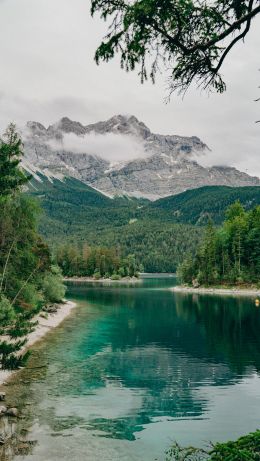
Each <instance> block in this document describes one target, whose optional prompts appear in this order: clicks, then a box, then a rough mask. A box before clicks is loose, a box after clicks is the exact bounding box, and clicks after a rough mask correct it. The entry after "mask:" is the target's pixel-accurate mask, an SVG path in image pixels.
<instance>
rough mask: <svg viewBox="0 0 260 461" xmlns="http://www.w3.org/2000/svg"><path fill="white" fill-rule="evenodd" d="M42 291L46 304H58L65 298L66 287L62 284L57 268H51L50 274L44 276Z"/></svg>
mask: <svg viewBox="0 0 260 461" xmlns="http://www.w3.org/2000/svg"><path fill="white" fill-rule="evenodd" d="M42 290H43V295H44V299H45V301H46V302H51V303H55V302H60V301H62V299H63V298H64V296H65V292H66V287H65V285H64V284H63V282H62V276H61V272H60V270H59V268H57V267H56V266H53V267H52V272H51V273H48V274H46V275H45V277H44V280H43V284H42Z"/></svg>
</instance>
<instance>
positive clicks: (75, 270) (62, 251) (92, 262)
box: [56, 244, 143, 279]
mask: <svg viewBox="0 0 260 461" xmlns="http://www.w3.org/2000/svg"><path fill="white" fill-rule="evenodd" d="M56 259H57V263H58V265H59V267H61V269H62V272H63V274H64V275H65V276H69V277H71V276H80V277H84V276H90V277H92V276H93V277H94V278H96V279H99V278H101V277H105V278H108V277H111V278H112V279H119V278H121V277H138V274H139V272H141V271H142V270H143V267H142V266H141V265H140V264H137V262H136V258H135V255H133V254H129V255H128V256H127V257H125V258H122V257H120V255H119V251H118V249H116V248H111V249H109V248H102V247H89V246H88V245H86V244H85V245H83V246H81V247H76V246H73V245H65V246H60V247H59V248H58V249H57V252H56Z"/></svg>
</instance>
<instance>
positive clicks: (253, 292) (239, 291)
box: [169, 286, 260, 297]
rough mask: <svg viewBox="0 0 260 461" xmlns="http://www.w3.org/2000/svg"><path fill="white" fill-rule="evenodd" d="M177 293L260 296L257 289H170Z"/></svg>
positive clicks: (182, 287)
mask: <svg viewBox="0 0 260 461" xmlns="http://www.w3.org/2000/svg"><path fill="white" fill-rule="evenodd" d="M169 289H170V290H171V291H174V292H175V293H197V294H211V295H235V296H250V297H253V296H260V289H257V288H237V287H234V288H203V287H199V288H193V287H185V286H176V287H172V288H169Z"/></svg>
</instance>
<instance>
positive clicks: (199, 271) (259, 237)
mask: <svg viewBox="0 0 260 461" xmlns="http://www.w3.org/2000/svg"><path fill="white" fill-rule="evenodd" d="M179 274H180V276H181V279H182V281H183V282H185V283H188V284H193V285H195V286H198V285H200V284H202V285H214V284H215V285H216V284H243V283H246V284H251V283H256V284H259V282H260V206H256V207H255V208H253V209H252V210H250V211H246V210H245V208H244V207H243V206H242V205H241V203H240V202H238V201H237V202H235V203H234V204H232V205H231V206H230V207H229V208H228V209H227V211H226V219H225V221H224V223H223V225H222V226H221V227H220V228H219V229H215V228H214V226H213V224H212V222H209V223H208V225H207V228H206V231H205V235H204V239H203V241H202V243H201V245H200V246H199V247H198V249H197V252H196V254H195V256H194V257H190V258H188V259H186V260H185V261H184V262H183V264H182V265H181V266H180V268H179Z"/></svg>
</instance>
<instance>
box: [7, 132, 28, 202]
mask: <svg viewBox="0 0 260 461" xmlns="http://www.w3.org/2000/svg"><path fill="white" fill-rule="evenodd" d="M22 155H23V151H22V141H21V138H20V137H19V135H18V133H17V131H16V128H15V125H14V124H13V123H11V124H10V125H9V126H8V128H7V130H6V132H5V134H4V136H3V139H1V140H0V196H1V197H3V196H8V195H10V194H13V193H15V192H16V191H17V190H18V189H20V188H21V186H23V185H24V184H26V183H27V182H28V180H29V179H30V178H29V176H26V175H25V174H24V172H23V171H22V170H21V168H20V163H21V157H22Z"/></svg>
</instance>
